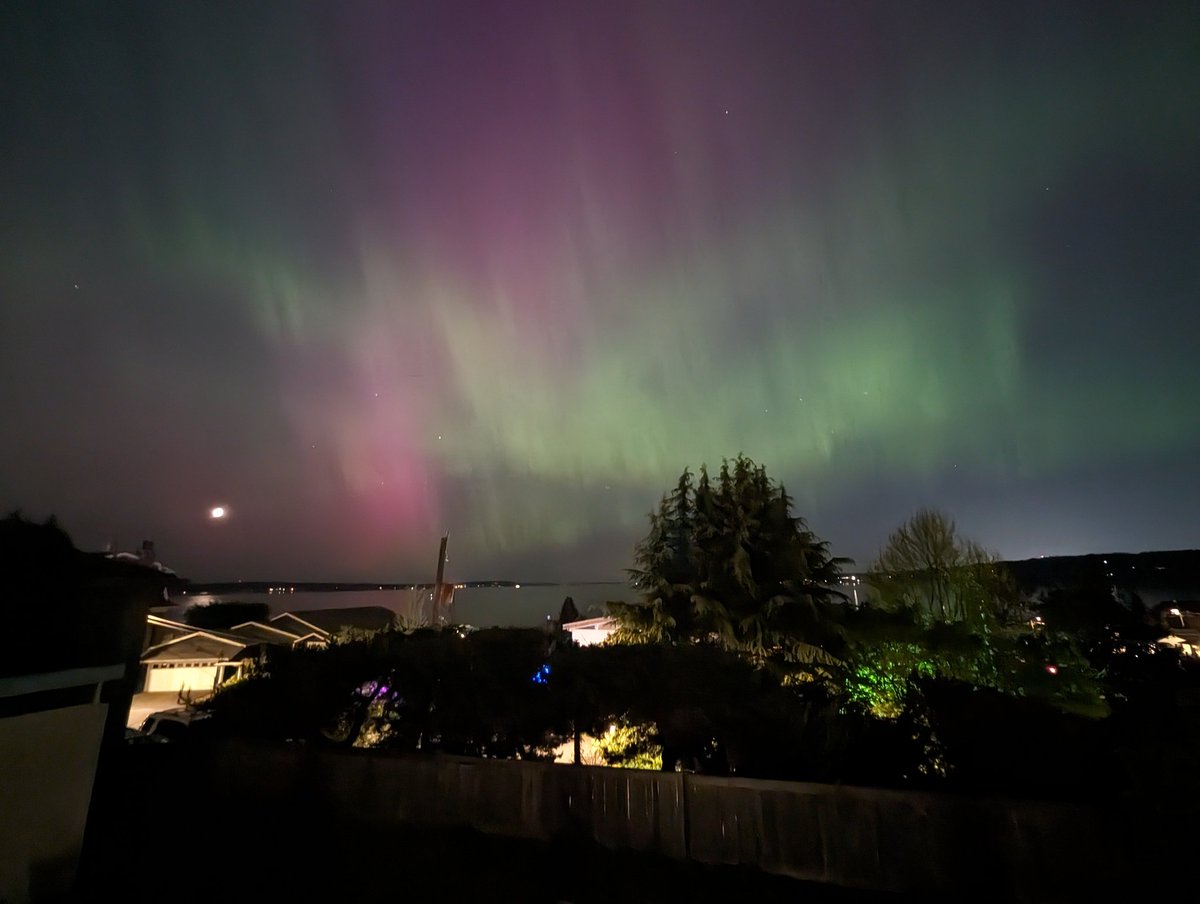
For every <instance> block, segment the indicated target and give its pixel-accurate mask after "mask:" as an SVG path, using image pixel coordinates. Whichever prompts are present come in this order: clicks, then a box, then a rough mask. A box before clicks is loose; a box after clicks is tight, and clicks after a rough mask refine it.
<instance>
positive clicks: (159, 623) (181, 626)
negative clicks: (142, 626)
mask: <svg viewBox="0 0 1200 904" xmlns="http://www.w3.org/2000/svg"><path fill="white" fill-rule="evenodd" d="M146 624H148V625H151V626H152V627H155V628H162V629H163V630H164V631H174V632H176V633H177V634H179V635H180V636H181V637H182V636H186V635H188V634H196V633H197V632H199V633H203V634H210V635H212V636H213V637H223V638H225V639H227V640H237V641H241V640H244V638H242V637H241V636H240V635H238V634H236V633H234V632H233V631H227V630H223V629H217V628H197V627H196V626H195V625H189V624H187V623H186V622H178V621H172V620H171V619H169V618H163V617H162V616H161V615H154V614H153V613H151V614H149V615H147V616H146Z"/></svg>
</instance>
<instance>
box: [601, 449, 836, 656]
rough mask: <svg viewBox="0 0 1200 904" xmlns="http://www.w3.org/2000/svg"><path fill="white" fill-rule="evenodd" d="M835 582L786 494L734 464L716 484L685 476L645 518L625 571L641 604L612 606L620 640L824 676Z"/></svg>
mask: <svg viewBox="0 0 1200 904" xmlns="http://www.w3.org/2000/svg"><path fill="white" fill-rule="evenodd" d="M838 575H839V563H838V560H835V559H833V558H832V557H831V556H830V554H829V548H828V544H827V543H825V542H824V541H822V540H820V539H818V538H817V537H816V535H815V534H813V532H812V531H811V530H809V529H808V526H807V525H806V524H805V522H804V519H802V518H799V517H796V516H794V515H793V514H792V498H791V497H790V496H789V495H788V494H787V491H786V490H785V489H784V488H783V487H782V486H781V485H778V484H777V483H776V482H775V481H773V480H772V479H771V478H770V477H769V476H768V475H767V472H766V469H765V468H764V467H762V466H760V465H757V464H755V463H754V462H753V461H752V460H751V459H749V458H747V457H745V456H744V455H739V456H738V457H737V458H736V459H735V460H734V461H732V462H729V461H726V462H724V463H723V464H722V466H721V470H720V473H719V475H718V476H717V478H716V479H715V480H714V479H712V478H711V477H710V476H709V474H708V471H707V469H706V468H703V467H702V468H701V469H700V472H699V477H698V479H697V480H695V481H694V482H693V480H692V475H691V472H690V471H684V472H683V474H682V475H681V476H680V479H679V482H678V483H677V484H676V487H675V489H674V490H673V491H672V492H670V493H668V494H667V495H665V496H664V497H663V499H662V501H661V502H660V504H659V508H658V511H657V512H654V513H652V514H651V515H650V531H649V532H648V533H647V535H646V537H645V538H644V539H643V540H642V542H641V543H639V544H638V546H637V548H636V550H635V566H634V568H632V569H630V578H631V581H632V584H633V586H634V587H635V588H636V589H637V590H639V591H640V592H641V595H642V601H641V602H640V603H634V604H615V605H614V606H613V611H614V614H615V615H616V617H617V618H618V621H619V622H620V630H619V632H618V639H623V640H627V641H639V642H651V643H680V642H694V643H712V644H715V645H718V646H721V647H723V648H725V649H727V650H733V651H736V652H739V653H743V654H745V655H747V656H749V657H750V658H751V659H752V660H754V661H755V662H758V663H760V664H767V663H771V664H774V665H776V666H779V667H780V668H782V669H784V670H793V669H794V670H799V671H812V670H814V669H816V670H828V668H829V667H830V666H832V665H834V664H835V663H836V662H837V659H836V657H837V655H838V653H839V651H840V648H841V637H840V634H839V630H838V628H837V619H836V618H835V617H834V613H833V611H832V609H831V598H832V596H833V595H835V594H836V593H837V592H836V591H834V590H832V589H831V586H830V585H832V584H834V583H835V582H836V581H837V579H838Z"/></svg>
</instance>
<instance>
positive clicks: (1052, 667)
mask: <svg viewBox="0 0 1200 904" xmlns="http://www.w3.org/2000/svg"><path fill="white" fill-rule="evenodd" d="M1046 671H1047V672H1049V673H1050V674H1051V675H1057V674H1058V666H1056V665H1048V666H1046Z"/></svg>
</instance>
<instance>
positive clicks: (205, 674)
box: [146, 665, 219, 693]
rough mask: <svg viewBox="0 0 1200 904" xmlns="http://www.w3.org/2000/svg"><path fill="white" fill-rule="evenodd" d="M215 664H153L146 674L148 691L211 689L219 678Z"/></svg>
mask: <svg viewBox="0 0 1200 904" xmlns="http://www.w3.org/2000/svg"><path fill="white" fill-rule="evenodd" d="M218 668H219V666H215V665H192V666H178V667H174V668H172V667H169V666H168V667H165V668H164V667H163V666H152V667H151V668H150V673H149V674H148V675H147V676H146V692H147V693H153V692H155V691H181V690H184V689H185V688H186V689H187V690H191V691H211V690H212V688H213V683H214V682H215V681H216V678H217V669H218Z"/></svg>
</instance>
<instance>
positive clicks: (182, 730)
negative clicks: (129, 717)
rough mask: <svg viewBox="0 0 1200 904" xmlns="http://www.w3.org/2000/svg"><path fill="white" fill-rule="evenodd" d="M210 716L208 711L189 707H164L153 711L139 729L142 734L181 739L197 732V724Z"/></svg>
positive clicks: (174, 739) (166, 739) (175, 739)
mask: <svg viewBox="0 0 1200 904" xmlns="http://www.w3.org/2000/svg"><path fill="white" fill-rule="evenodd" d="M208 718H209V714H208V713H206V712H198V711H196V710H189V709H164V710H162V711H161V712H156V713H151V714H150V715H148V716H147V717H146V719H145V721H144V722H142V725H141V728H140V729H139V730H140V731H141V732H142V734H144V735H147V736H149V737H152V738H161V739H163V740H165V741H181V740H184V739H185V738H189V737H192V736H194V735H195V734H196V727H197V725H201V724H203V722H204V721H205V720H207V719H208Z"/></svg>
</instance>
